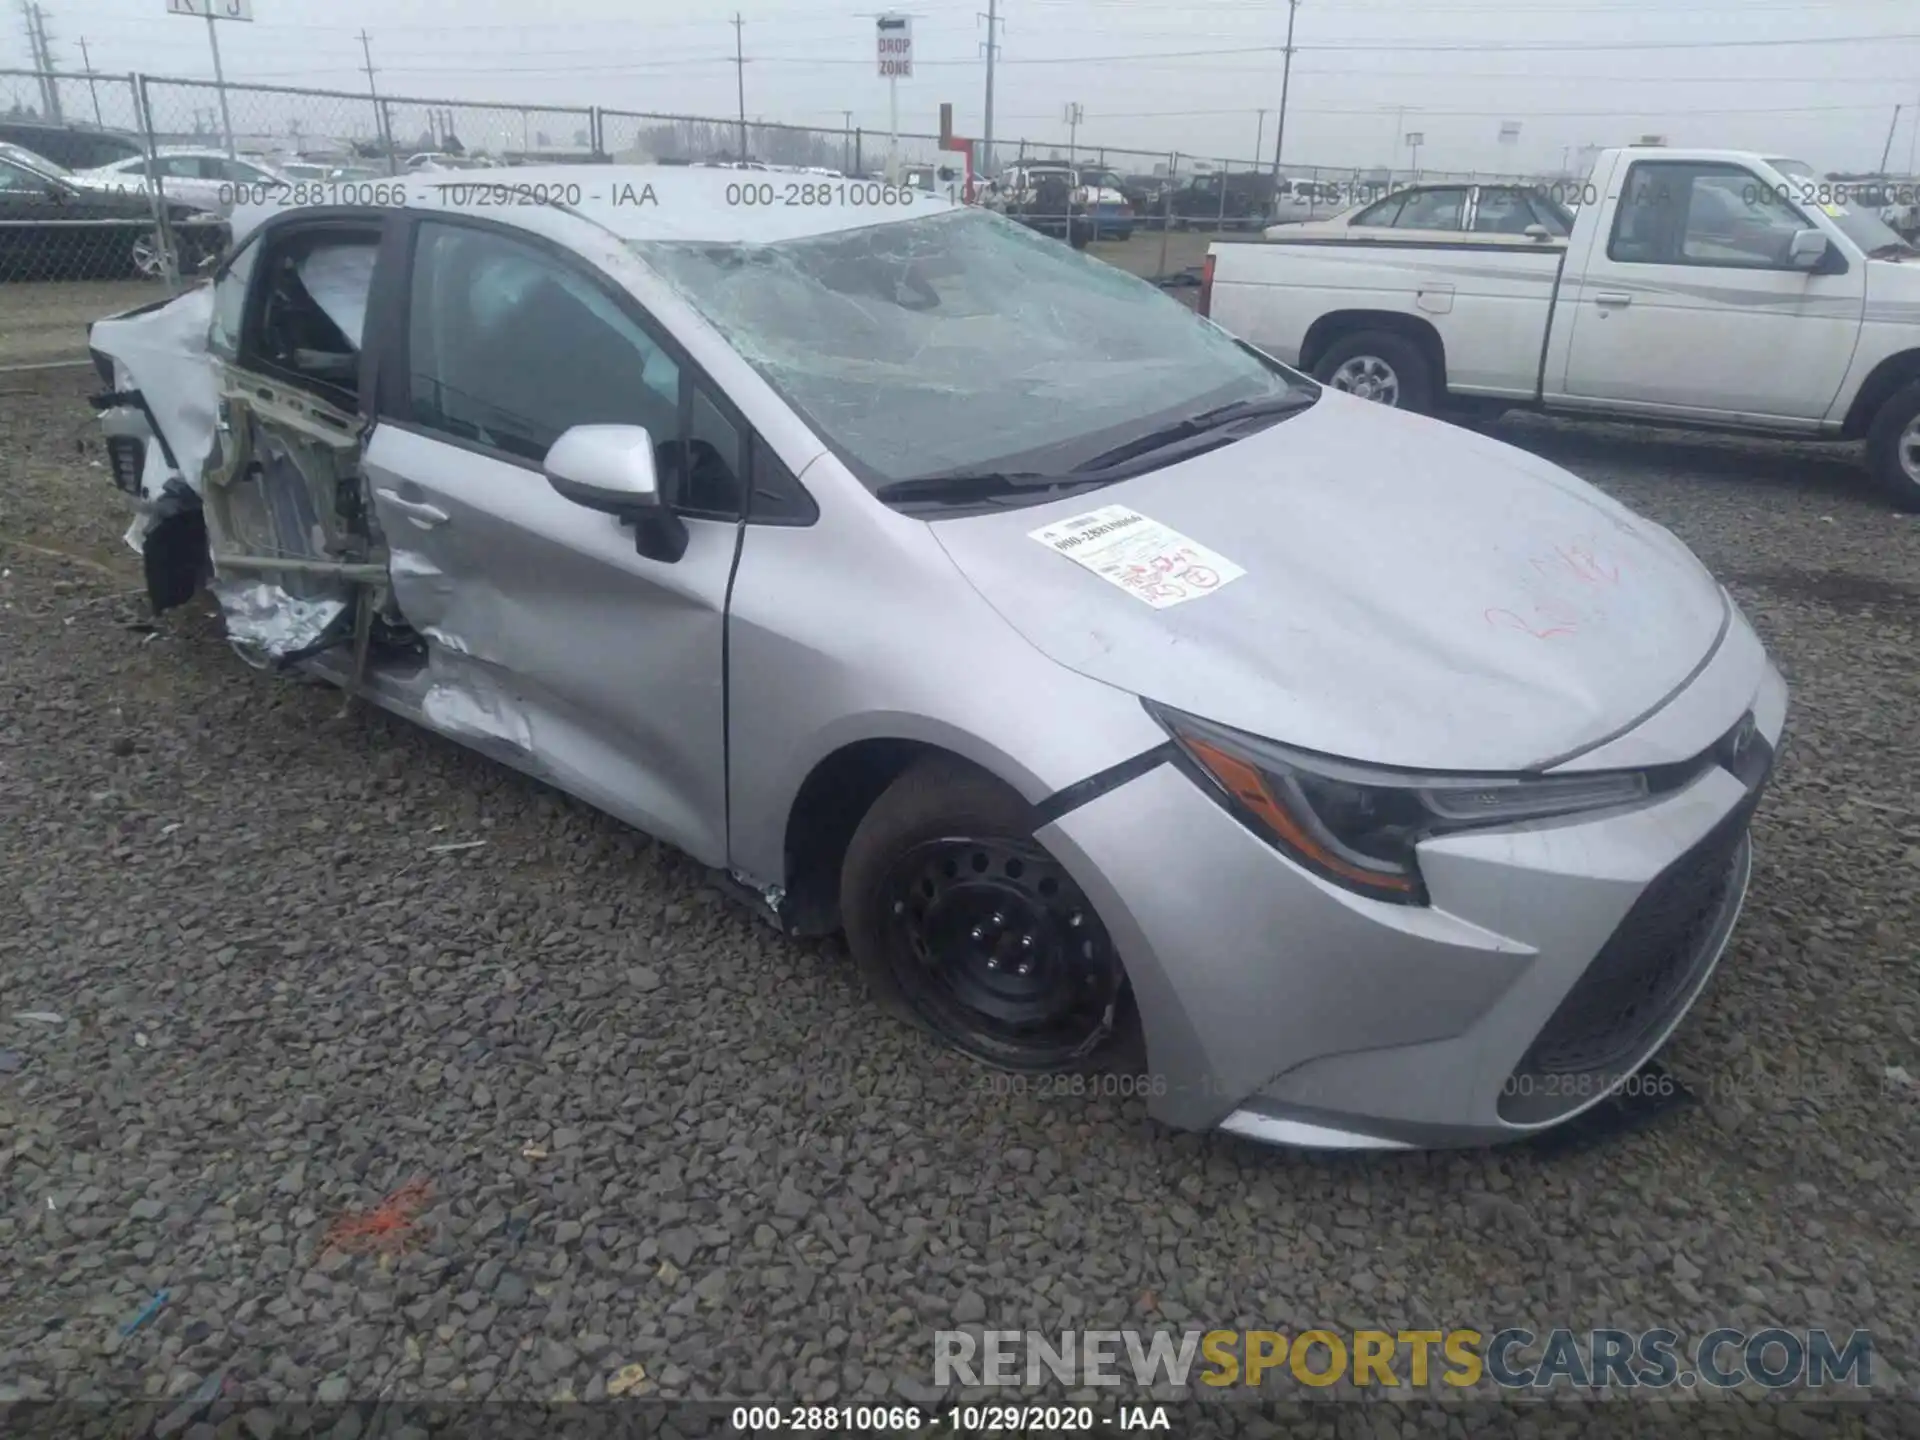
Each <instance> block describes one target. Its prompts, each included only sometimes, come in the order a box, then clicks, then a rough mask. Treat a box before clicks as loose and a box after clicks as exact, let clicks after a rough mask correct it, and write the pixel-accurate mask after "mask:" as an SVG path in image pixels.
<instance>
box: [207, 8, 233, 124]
mask: <svg viewBox="0 0 1920 1440" xmlns="http://www.w3.org/2000/svg"><path fill="white" fill-rule="evenodd" d="M207 44H208V46H209V47H210V48H211V49H212V50H213V88H214V89H215V90H217V91H219V92H220V133H221V134H222V135H224V136H225V137H226V140H227V158H228V159H230V160H231V159H232V158H233V156H234V148H233V115H232V113H231V112H230V111H229V110H228V109H227V75H226V71H224V70H223V69H221V68H220V26H219V25H218V24H217V23H216V22H215V21H214V18H213V6H211V5H209V6H207Z"/></svg>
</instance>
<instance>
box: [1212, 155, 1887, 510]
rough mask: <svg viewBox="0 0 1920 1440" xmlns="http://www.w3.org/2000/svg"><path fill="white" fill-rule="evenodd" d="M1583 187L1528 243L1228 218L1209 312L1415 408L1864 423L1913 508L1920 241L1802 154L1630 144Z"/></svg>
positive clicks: (1768, 424) (1873, 459)
mask: <svg viewBox="0 0 1920 1440" xmlns="http://www.w3.org/2000/svg"><path fill="white" fill-rule="evenodd" d="M1577 188H1578V190H1579V191H1580V192H1581V193H1579V194H1574V195H1568V196H1566V197H1564V199H1565V200H1568V201H1571V202H1574V203H1575V204H1577V210H1576V211H1575V216H1576V218H1575V220H1574V224H1573V228H1572V233H1571V234H1570V235H1568V236H1566V237H1564V238H1561V237H1557V236H1552V235H1545V234H1542V235H1538V236H1536V237H1535V239H1534V243H1533V244H1532V245H1530V246H1524V247H1516V246H1515V244H1514V243H1513V240H1512V237H1497V236H1476V235H1475V234H1474V233H1473V232H1471V231H1466V230H1463V231H1461V232H1460V233H1459V235H1458V236H1457V237H1447V236H1435V237H1433V238H1431V239H1425V240H1421V241H1410V240H1408V239H1397V240H1396V239H1367V238H1355V235H1356V234H1357V233H1358V232H1349V233H1348V234H1346V235H1340V236H1332V237H1326V236H1314V235H1299V236H1294V235H1290V234H1288V233H1287V232H1288V229H1290V228H1292V227H1282V228H1280V229H1277V230H1275V231H1272V232H1269V237H1268V238H1266V239H1264V240H1257V241H1220V242H1216V243H1215V244H1214V245H1213V246H1212V247H1211V249H1210V250H1209V251H1208V253H1207V260H1206V265H1205V268H1204V270H1203V279H1202V286H1201V293H1200V309H1201V313H1202V314H1206V315H1210V316H1211V317H1212V318H1213V320H1214V321H1215V322H1216V323H1218V324H1219V325H1221V326H1222V327H1224V328H1225V329H1227V330H1229V331H1231V332H1232V333H1234V334H1235V335H1238V336H1240V337H1241V338H1242V339H1244V340H1246V341H1248V342H1249V343H1250V344H1253V345H1255V346H1258V347H1259V348H1260V349H1262V350H1264V351H1266V352H1268V353H1269V354H1271V355H1274V356H1276V357H1277V358H1279V359H1281V360H1284V361H1286V362H1288V363H1289V364H1293V365H1297V366H1299V367H1300V368H1301V369H1303V370H1307V371H1310V372H1312V373H1313V374H1314V375H1315V376H1317V377H1318V378H1319V379H1320V380H1322V381H1323V382H1325V383H1327V384H1330V385H1332V386H1334V387H1335V388H1337V389H1341V390H1347V391H1351V392H1353V393H1355V394H1358V395H1362V396H1366V397H1368V398H1371V399H1375V400H1379V401H1382V402H1383V403H1386V404H1390V405H1397V406H1399V407H1400V408H1402V409H1410V410H1421V411H1433V410H1446V409H1452V408H1462V409H1465V408H1495V409H1506V408H1509V407H1513V406H1528V407H1533V408H1537V409H1544V410H1549V411H1553V412H1556V413H1562V414H1567V415H1578V416H1605V417H1608V418H1614V419H1635V420H1642V421H1649V422H1654V423H1659V424H1673V425H1684V426H1703V427H1710V428H1714V429H1727V430H1742V431H1750V432H1754V433H1763V434H1777V435H1798V436H1806V437H1810V438H1820V439H1865V440H1866V442H1867V454H1868V460H1869V463H1870V464H1871V466H1872V469H1873V472H1874V474H1875V476H1876V477H1877V478H1878V480H1879V481H1880V483H1881V485H1882V486H1883V487H1884V488H1885V490H1886V491H1887V493H1888V494H1889V495H1890V496H1891V497H1892V499H1893V500H1894V502H1895V503H1896V504H1897V505H1899V506H1901V507H1902V508H1903V509H1908V510H1920V250H1916V249H1915V248H1914V247H1913V246H1912V245H1909V244H1908V243H1907V242H1906V241H1904V240H1902V239H1901V238H1900V236H1899V235H1897V234H1895V233H1894V232H1893V231H1892V230H1891V229H1889V228H1888V227H1887V225H1886V224H1885V223H1884V222H1883V221H1882V220H1881V219H1880V218H1879V217H1878V216H1877V215H1876V214H1874V213H1873V211H1872V210H1870V209H1865V208H1861V207H1859V206H1857V205H1854V204H1851V203H1849V201H1850V199H1851V196H1850V194H1849V187H1848V186H1847V185H1845V184H1844V183H1840V182H1834V181H1826V180H1821V179H1819V178H1817V177H1816V176H1815V175H1814V173H1813V171H1812V170H1811V169H1809V168H1808V167H1807V166H1806V165H1804V164H1802V163H1800V162H1799V161H1796V160H1781V159H1769V158H1766V157H1763V156H1761V155H1757V154H1749V153H1746V152H1741V151H1732V150H1680V149H1666V148H1660V149H1654V148H1644V147H1632V148H1623V149H1615V150H1608V151H1604V152H1603V153H1602V154H1601V155H1600V157H1599V160H1598V162H1597V163H1596V164H1595V166H1594V169H1593V173H1592V175H1591V177H1590V179H1589V180H1588V182H1587V183H1586V184H1585V185H1583V186H1579V187H1577ZM1555 198H1556V199H1560V198H1563V197H1559V196H1556V197H1555Z"/></svg>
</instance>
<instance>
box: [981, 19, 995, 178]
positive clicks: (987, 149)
mask: <svg viewBox="0 0 1920 1440" xmlns="http://www.w3.org/2000/svg"><path fill="white" fill-rule="evenodd" d="M999 25H1000V0H987V118H986V121H985V123H984V124H983V125H982V126H981V134H980V173H981V174H982V175H991V174H992V173H993V59H994V56H995V55H996V54H997V53H998V52H999V49H1000V37H999V34H998V30H999Z"/></svg>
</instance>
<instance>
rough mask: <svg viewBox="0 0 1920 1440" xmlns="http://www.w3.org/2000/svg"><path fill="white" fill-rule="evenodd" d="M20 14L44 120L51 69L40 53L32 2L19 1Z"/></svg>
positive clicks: (38, 34)
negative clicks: (25, 26) (25, 23)
mask: <svg viewBox="0 0 1920 1440" xmlns="http://www.w3.org/2000/svg"><path fill="white" fill-rule="evenodd" d="M20 14H21V15H22V16H24V17H25V19H26V22H27V59H28V60H29V61H31V62H32V65H33V71H34V76H33V78H34V81H35V83H36V84H37V85H38V86H39V87H40V114H41V116H42V117H43V118H44V117H45V115H46V113H47V86H48V85H50V84H52V83H53V82H52V79H51V78H50V77H49V76H48V74H47V71H48V70H49V69H51V68H52V67H51V66H49V65H48V64H47V61H46V57H45V56H44V55H42V54H41V53H40V25H39V22H38V21H37V20H36V19H35V18H34V14H33V4H32V0H20ZM16 93H17V92H16Z"/></svg>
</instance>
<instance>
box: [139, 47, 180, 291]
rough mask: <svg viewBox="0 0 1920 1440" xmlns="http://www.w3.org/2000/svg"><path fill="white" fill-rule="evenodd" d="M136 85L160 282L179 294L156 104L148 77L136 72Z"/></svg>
mask: <svg viewBox="0 0 1920 1440" xmlns="http://www.w3.org/2000/svg"><path fill="white" fill-rule="evenodd" d="M129 80H130V82H131V83H132V85H133V96H134V110H135V112H136V115H135V118H136V119H138V120H139V122H140V134H141V136H142V138H143V139H145V140H146V142H147V201H148V203H149V205H151V207H152V209H153V238H154V242H155V243H156V244H157V245H158V246H159V249H160V271H161V279H162V280H163V281H165V283H166V287H167V293H168V294H169V295H177V294H179V293H180V262H179V260H178V258H177V256H178V252H177V251H176V250H175V248H174V243H173V218H172V217H171V216H170V215H168V213H167V201H166V197H165V196H164V195H162V194H161V193H160V185H161V177H160V174H159V170H160V141H159V137H158V136H157V135H155V133H154V125H153V103H152V98H151V97H150V96H149V95H148V94H147V77H146V76H144V75H142V74H140V73H139V72H138V71H135V72H134V73H133V74H132V75H131V76H130V77H129Z"/></svg>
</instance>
